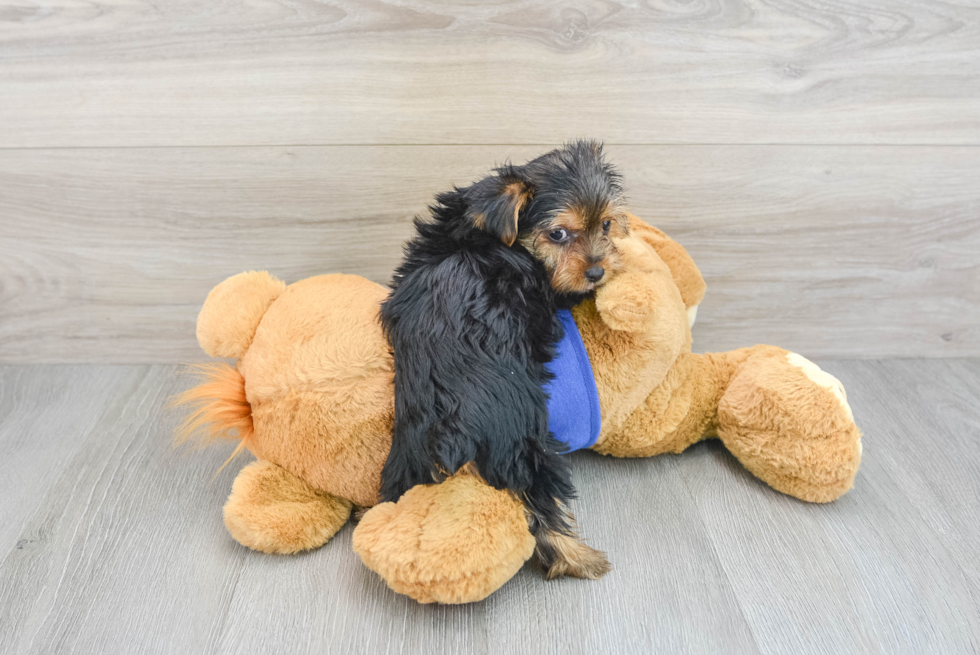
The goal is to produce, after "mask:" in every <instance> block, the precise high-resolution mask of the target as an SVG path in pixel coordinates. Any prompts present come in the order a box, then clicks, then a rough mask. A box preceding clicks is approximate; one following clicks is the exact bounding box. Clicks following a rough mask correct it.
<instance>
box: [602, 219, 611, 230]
mask: <svg viewBox="0 0 980 655" xmlns="http://www.w3.org/2000/svg"><path fill="white" fill-rule="evenodd" d="M610 225H612V221H603V222H602V231H603V232H608V231H609V226H610Z"/></svg>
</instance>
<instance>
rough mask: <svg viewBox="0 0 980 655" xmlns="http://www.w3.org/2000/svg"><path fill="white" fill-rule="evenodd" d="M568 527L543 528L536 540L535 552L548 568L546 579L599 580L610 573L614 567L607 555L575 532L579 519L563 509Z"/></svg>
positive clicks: (535, 536) (537, 534)
mask: <svg viewBox="0 0 980 655" xmlns="http://www.w3.org/2000/svg"><path fill="white" fill-rule="evenodd" d="M562 513H563V514H564V517H565V519H564V522H565V523H566V525H565V526H563V527H561V528H554V527H552V528H548V527H545V526H543V525H542V526H540V528H539V530H538V531H537V533H536V534H535V535H534V538H535V541H536V543H535V549H534V552H535V554H536V555H537V558H538V561H539V562H541V565H542V566H543V567H544V568H545V571H546V573H545V577H546V578H547V579H548V580H554V579H555V578H560V577H562V576H566V575H567V576H571V577H574V578H587V579H590V580H598V579H599V578H601V577H602V576H604V575H605V574H606V573H609V571H610V569H611V568H612V566H611V565H610V564H609V560H608V559H606V554H605V553H604V552H602V551H601V550H596V549H595V548H592V547H591V546H589V545H587V544H586V543H585V542H584V541H582V539H581V537H579V536H578V534H577V533H576V530H575V518H574V517H573V516H572V515H571V513H569V512H568V511H567V510H563V511H562Z"/></svg>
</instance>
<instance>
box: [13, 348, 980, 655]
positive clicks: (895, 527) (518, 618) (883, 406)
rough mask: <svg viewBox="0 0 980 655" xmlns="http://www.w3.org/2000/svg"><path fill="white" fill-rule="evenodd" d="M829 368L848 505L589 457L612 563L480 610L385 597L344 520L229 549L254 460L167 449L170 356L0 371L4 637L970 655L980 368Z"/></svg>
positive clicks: (246, 645) (235, 644)
mask: <svg viewBox="0 0 980 655" xmlns="http://www.w3.org/2000/svg"><path fill="white" fill-rule="evenodd" d="M818 363H819V364H821V366H823V367H824V368H825V369H826V370H828V371H830V372H832V373H834V374H835V375H837V376H838V377H840V379H841V380H842V381H843V382H844V384H845V385H846V386H847V389H848V397H849V399H850V401H851V405H852V407H853V409H854V413H855V417H856V419H857V421H858V422H859V424H860V425H861V427H862V428H863V430H864V432H865V438H864V443H865V457H864V461H863V463H862V469H861V472H860V473H859V475H858V478H857V481H856V487H855V489H854V490H852V491H851V492H850V493H849V494H848V495H846V496H845V497H844V498H843V499H841V500H839V501H837V502H835V503H831V504H829V505H808V504H804V503H801V502H798V501H795V500H792V499H790V498H788V497H786V496H783V495H781V494H778V493H776V492H774V491H772V490H770V489H769V488H768V487H766V486H765V485H764V484H762V483H760V482H759V481H757V480H756V479H754V478H752V477H751V476H750V475H749V474H748V473H746V472H745V471H744V470H743V469H742V468H741V467H740V466H739V465H738V463H737V462H736V461H735V460H734V459H733V458H732V457H731V456H730V455H728V454H727V453H726V452H725V451H724V450H723V449H721V448H720V446H718V444H716V443H708V444H702V445H699V446H696V447H694V448H693V449H691V450H689V451H688V452H686V453H683V454H681V455H679V456H663V457H658V458H653V459H638V460H616V459H613V458H604V457H599V456H597V455H594V454H592V453H576V454H575V455H572V458H573V462H572V468H573V476H574V478H575V481H576V485H577V486H578V489H579V495H580V498H579V500H577V501H576V502H575V505H574V509H575V512H576V514H577V516H578V519H579V523H580V526H581V528H582V531H583V533H584V534H585V535H586V537H587V539H588V540H589V541H590V543H592V544H593V545H595V546H597V547H599V548H603V549H605V550H607V552H608V553H609V556H610V559H611V561H612V563H613V567H614V568H613V571H612V573H610V574H609V575H608V576H606V577H605V578H603V579H602V580H600V581H579V580H560V581H555V582H546V581H545V580H544V579H543V576H542V575H541V573H540V572H538V571H536V570H534V569H533V568H532V567H530V566H527V567H525V568H524V569H523V570H522V571H521V572H520V573H518V575H517V576H516V577H515V578H514V579H513V580H512V581H510V582H509V583H507V584H506V585H505V586H504V587H503V588H502V589H501V590H500V591H499V592H498V593H496V594H494V595H493V596H491V597H490V598H489V599H487V600H486V601H484V602H481V603H477V604H473V605H466V606H422V605H418V604H416V603H414V602H413V601H410V600H408V599H407V598H405V597H402V596H398V595H396V594H394V593H393V592H391V591H390V590H388V589H387V587H385V586H384V584H383V583H382V582H381V581H380V580H379V579H378V578H377V576H375V575H374V574H373V573H371V572H370V571H368V570H367V569H366V568H365V567H364V566H363V565H361V563H360V561H359V560H358V559H357V557H356V555H354V554H353V553H352V552H351V548H350V538H351V534H350V533H351V530H350V527H347V528H345V529H344V530H342V531H341V532H340V533H338V535H337V536H336V537H335V538H334V540H333V541H331V542H330V543H328V544H327V545H326V546H325V547H323V548H321V549H319V550H317V551H314V552H312V553H308V554H305V555H300V556H292V557H276V556H268V555H263V554H260V553H255V552H251V551H247V550H246V549H244V548H242V547H240V546H238V545H237V544H235V543H234V542H233V541H232V540H231V538H230V537H229V536H228V535H227V533H226V532H225V531H224V527H223V526H222V524H221V505H222V504H223V502H224V498H225V496H226V494H227V493H228V490H229V487H230V485H231V480H232V478H233V476H234V475H235V472H236V471H237V470H238V469H239V468H240V467H241V466H242V465H244V460H238V461H235V462H234V463H233V464H232V465H230V466H229V467H228V468H227V469H226V470H224V471H223V472H222V473H220V474H219V475H218V476H217V478H216V479H215V480H213V481H212V476H213V472H214V471H215V470H217V468H218V467H219V466H220V464H221V462H222V461H223V460H224V457H225V456H226V455H227V452H228V449H229V448H230V447H231V446H230V445H226V446H222V447H215V448H212V449H209V450H205V451H194V452H189V451H182V450H181V451H176V452H175V451H173V450H172V449H171V446H170V434H171V432H172V430H173V428H174V425H175V423H176V420H177V419H178V417H177V416H175V415H174V414H173V413H172V412H170V411H168V410H166V409H164V406H163V403H164V401H165V400H166V398H167V397H169V396H170V395H171V394H172V393H174V392H176V391H179V390H180V389H182V388H183V387H184V386H185V385H186V384H187V383H188V381H187V380H185V379H180V378H177V377H176V369H175V368H173V367H160V366H151V367H145V366H125V367H107V366H75V367H71V366H36V367H34V366H32V367H3V368H0V382H2V383H3V386H0V444H2V445H3V446H4V448H5V449H10V452H12V453H13V454H14V455H15V457H14V458H13V459H11V458H6V457H5V458H4V459H3V460H0V513H2V515H3V516H4V517H6V516H8V515H9V513H10V512H11V511H12V510H13V511H15V512H21V515H22V519H21V520H18V521H13V522H11V521H6V520H5V521H3V522H0V545H2V546H3V548H2V550H0V650H2V651H3V652H16V653H48V652H133V653H137V652H153V653H187V652H194V653H255V652H268V651H270V650H274V651H276V652H290V653H308V652H309V653H312V652H327V653H377V652H386V653H392V654H399V653H415V652H419V651H420V650H425V651H426V652H429V653H433V654H436V655H438V654H440V653H460V652H472V653H499V652H506V653H514V654H515V655H517V654H523V653H569V652H616V653H627V654H630V653H649V652H687V653H703V652H730V653H774V654H775V653H786V652H793V653H801V654H803V653H826V652H869V653H870V652H882V653H922V652H942V653H950V654H954V655H955V654H959V653H972V652H975V651H976V648H977V645H978V643H977V635H978V634H980V625H978V623H980V621H978V618H977V617H978V616H980V577H978V569H977V564H976V562H977V561H978V559H980V545H978V544H980V540H978V538H977V537H978V534H977V526H976V516H977V497H978V496H980V494H978V492H980V489H978V487H977V485H978V483H977V480H978V479H980V476H978V475H977V473H978V472H980V455H978V453H977V449H976V444H977V442H978V440H980V414H978V410H977V405H976V402H975V401H976V397H977V393H978V392H980V360H977V359H973V360H952V359H948V360H929V361H915V360H912V361H887V362H879V361H820V362H818ZM45 389H50V390H52V391H50V392H44V391H43V390H45ZM93 390H94V391H95V392H94V393H93ZM103 391H104V392H103ZM36 392H40V393H36ZM45 393H47V395H45ZM44 398H46V399H47V400H44ZM39 404H40V405H44V406H45V407H49V408H50V409H51V411H44V412H37V411H36V407H37V406H38V405H39ZM30 414H34V415H36V416H38V418H37V420H36V422H35V423H34V424H33V425H31V426H30V428H31V430H32V431H31V437H32V441H37V442H43V443H47V444H49V447H51V448H54V447H57V446H61V447H63V448H64V450H65V452H66V453H67V454H66V455H65V457H64V458H63V460H61V461H66V462H67V465H66V466H61V468H58V466H55V467H53V469H52V471H51V472H50V473H49V474H48V475H47V476H46V477H43V479H40V478H39V479H38V483H37V484H36V486H35V487H34V488H33V489H32V490H31V494H30V500H31V502H29V503H27V506H26V508H24V509H21V508H20V507H12V506H11V503H15V502H16V503H18V505H19V504H20V503H21V502H22V499H23V495H21V496H18V495H17V493H18V487H19V486H20V485H22V484H24V483H25V480H23V479H22V478H20V477H18V471H19V470H20V469H21V468H22V467H23V461H24V460H23V458H22V459H20V460H18V459H17V457H16V455H17V453H19V452H20V453H25V452H27V451H29V450H30V448H31V446H30V443H29V442H26V441H25V440H24V439H23V438H22V435H23V434H24V432H25V429H24V420H23V417H25V416H28V415H30ZM92 416H97V418H96V419H93V420H90V421H89V422H88V423H84V422H83V421H81V420H79V426H80V427H79V429H78V430H77V431H71V430H65V429H64V427H63V423H64V422H65V421H69V420H71V419H72V417H92ZM5 452H7V451H6V450H5ZM43 463H44V458H43V457H41V456H38V457H37V458H35V468H36V469H38V470H40V468H39V467H41V466H42V465H43Z"/></svg>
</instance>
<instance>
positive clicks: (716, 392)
mask: <svg viewBox="0 0 980 655" xmlns="http://www.w3.org/2000/svg"><path fill="white" fill-rule="evenodd" d="M755 351H756V349H755V348H742V349H739V350H733V351H730V352H725V353H708V354H704V355H699V354H692V353H683V354H681V355H680V356H679V357H678V358H677V361H675V362H674V365H673V366H672V367H671V369H670V371H669V372H668V373H667V377H666V378H665V379H664V381H663V382H662V383H661V384H660V385H659V386H658V387H657V388H655V389H654V390H653V391H652V392H651V393H650V394H649V395H648V396H647V397H646V398H645V399H644V401H643V402H642V403H640V405H639V407H637V408H636V409H635V410H633V412H632V413H631V414H630V415H629V416H628V417H627V418H626V419H625V420H624V421H622V423H620V424H619V425H615V426H611V427H609V428H606V429H604V430H603V433H602V434H601V435H600V436H599V439H598V441H597V442H596V444H595V445H594V446H592V450H595V451H596V452H599V453H602V454H603V455H612V456H614V457H653V456H654V455H661V454H663V453H679V452H681V451H683V450H684V449H685V448H687V447H688V446H690V445H692V444H695V443H697V442H699V441H702V440H703V439H705V438H707V437H711V436H715V429H716V418H717V410H718V402H719V400H720V399H721V397H722V394H724V392H725V388H726V387H727V386H728V384H729V381H730V380H731V379H732V376H733V375H734V374H735V372H736V370H737V369H738V367H739V366H741V365H742V363H744V362H745V360H746V359H748V358H749V357H750V356H751V355H752V354H753V353H754V352H755Z"/></svg>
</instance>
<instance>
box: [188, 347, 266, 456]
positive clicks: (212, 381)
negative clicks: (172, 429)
mask: <svg viewBox="0 0 980 655" xmlns="http://www.w3.org/2000/svg"><path fill="white" fill-rule="evenodd" d="M191 372H192V373H193V374H195V375H197V376H198V378H199V379H200V384H198V385H197V386H195V387H192V388H191V389H188V390H187V391H185V392H183V393H181V394H178V395H177V396H175V397H174V398H173V399H172V400H171V406H172V407H174V408H177V407H187V408H189V409H190V410H191V413H190V414H189V415H188V416H187V418H186V419H184V422H183V423H181V424H180V426H179V427H178V428H177V432H176V434H175V435H174V440H175V441H176V443H177V444H182V443H185V442H187V441H190V440H191V439H194V438H196V439H198V440H200V441H201V442H202V443H205V444H207V443H209V442H211V441H214V440H215V439H239V440H240V442H239V444H238V447H237V448H235V450H234V452H233V453H232V454H231V457H229V458H228V459H227V461H225V463H224V464H222V465H221V469H223V468H224V467H225V466H227V465H228V462H230V461H231V460H232V459H233V458H234V457H235V456H236V455H238V454H239V453H240V452H242V450H244V449H245V446H246V445H247V444H248V442H249V440H250V439H251V438H252V434H253V432H254V429H253V427H252V406H251V405H249V403H248V400H247V399H246V398H245V378H244V377H242V374H241V373H239V372H238V371H236V370H235V369H234V368H232V367H231V366H229V365H228V364H225V363H214V364H197V365H195V366H192V367H191ZM221 469H218V472H219V473H220V472H221Z"/></svg>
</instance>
